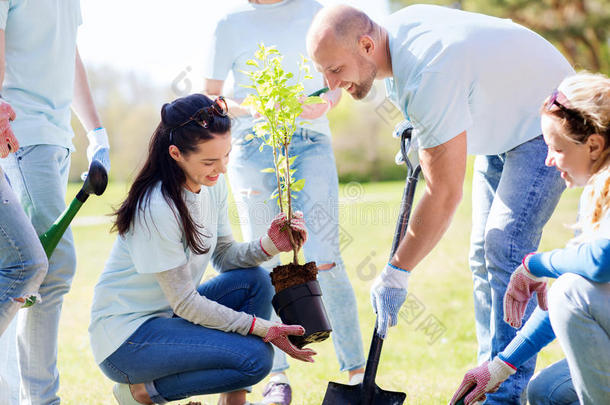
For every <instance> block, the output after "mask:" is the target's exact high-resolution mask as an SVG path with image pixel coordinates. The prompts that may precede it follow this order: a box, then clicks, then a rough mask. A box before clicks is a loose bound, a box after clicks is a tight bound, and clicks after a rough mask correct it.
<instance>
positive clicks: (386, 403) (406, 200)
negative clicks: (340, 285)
mask: <svg viewBox="0 0 610 405" xmlns="http://www.w3.org/2000/svg"><path fill="white" fill-rule="evenodd" d="M412 130H413V127H412V126H410V125H408V126H403V129H402V131H401V133H400V151H401V154H402V159H400V161H399V162H398V161H397V163H402V162H404V163H406V165H407V169H408V170H407V181H406V184H405V189H404V192H403V195H402V201H401V203H400V214H399V216H398V222H397V223H396V231H395V232H394V241H393V243H392V252H391V254H390V258H392V256H394V253H395V252H396V249H397V248H398V245H399V244H400V241H401V240H402V238H403V236H404V235H405V233H406V231H407V225H408V224H409V216H410V214H411V206H412V205H413V197H414V196H415V187H416V186H417V179H418V177H419V172H420V170H421V169H420V167H419V165H416V166H413V165H412V164H411V161H410V160H409V158H408V156H407V152H408V150H409V147H410V145H411V132H412ZM382 346H383V338H382V337H381V336H379V335H377V328H375V331H374V332H373V340H372V342H371V348H370V349H369V357H368V359H367V361H366V369H365V370H364V379H363V381H362V383H360V384H358V385H346V384H339V383H336V382H332V381H331V382H329V383H328V387H327V389H326V394H325V395H324V400H323V401H322V405H402V404H403V403H404V401H405V399H406V397H407V394H405V393H404V392H395V391H386V390H383V389H381V388H379V386H378V385H377V384H375V376H376V375H377V366H378V365H379V358H380V357H381V348H382Z"/></svg>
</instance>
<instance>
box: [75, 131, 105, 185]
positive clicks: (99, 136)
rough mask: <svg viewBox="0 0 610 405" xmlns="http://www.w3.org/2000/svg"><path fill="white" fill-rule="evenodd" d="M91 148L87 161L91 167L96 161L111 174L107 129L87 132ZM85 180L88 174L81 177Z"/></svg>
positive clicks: (88, 149) (88, 150) (88, 151)
mask: <svg viewBox="0 0 610 405" xmlns="http://www.w3.org/2000/svg"><path fill="white" fill-rule="evenodd" d="M87 139H89V146H88V147H87V159H88V160H89V166H91V162H93V161H94V160H97V161H99V162H100V163H101V164H102V165H103V166H104V169H106V173H107V174H109V173H110V144H109V143H108V134H107V133H106V129H104V128H102V127H100V128H96V129H94V130H92V131H89V132H87ZM81 177H82V178H83V180H84V179H85V178H86V177H87V173H83V175H82V176H81Z"/></svg>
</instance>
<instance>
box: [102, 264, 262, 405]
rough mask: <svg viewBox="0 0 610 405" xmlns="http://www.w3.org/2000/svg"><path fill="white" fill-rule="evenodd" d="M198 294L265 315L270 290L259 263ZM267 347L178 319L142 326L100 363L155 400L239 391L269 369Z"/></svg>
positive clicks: (226, 275)
mask: <svg viewBox="0 0 610 405" xmlns="http://www.w3.org/2000/svg"><path fill="white" fill-rule="evenodd" d="M198 291H199V294H201V295H203V296H205V297H207V298H209V299H210V300H213V301H216V302H218V303H220V304H223V305H225V306H227V307H229V308H232V309H234V310H236V311H243V312H246V313H249V314H252V315H256V316H258V317H261V318H264V319H269V315H270V307H269V301H271V297H272V295H273V288H272V286H271V280H270V279H269V273H268V272H267V270H265V269H263V268H261V267H253V268H248V269H237V270H231V271H227V272H224V273H221V274H220V275H218V276H216V277H214V278H213V279H211V280H209V281H207V282H205V283H203V284H202V285H200V286H199V288H198ZM272 359H273V350H272V349H271V344H269V343H264V342H263V340H262V339H261V338H260V337H258V336H253V335H248V336H242V335H240V334H237V333H228V332H223V331H220V330H217V329H209V328H206V327H203V326H200V325H196V324H193V323H191V322H188V321H186V320H184V319H182V318H179V317H176V316H175V317H173V318H152V319H150V320H148V321H146V322H145V323H144V324H142V325H141V326H140V327H139V328H138V329H137V330H136V331H135V332H134V333H133V334H132V335H131V336H130V337H129V338H128V339H127V340H126V341H125V343H123V344H122V345H121V346H120V347H119V348H118V349H117V350H116V351H115V352H114V353H112V354H111V355H110V356H108V358H106V359H105V360H104V361H103V362H102V363H101V364H100V367H101V369H102V371H103V372H104V374H106V376H107V377H108V378H110V379H111V380H113V381H116V382H120V383H125V384H138V383H145V384H146V390H147V391H148V394H149V395H150V397H151V399H152V400H153V402H155V403H159V404H163V403H166V402H167V401H175V400H179V399H183V398H188V397H190V396H193V395H205V394H214V393H221V392H230V391H235V390H238V389H244V388H246V387H248V386H249V385H253V384H256V383H258V382H259V381H261V380H262V379H263V378H265V376H266V375H267V374H269V371H270V370H271V364H272Z"/></svg>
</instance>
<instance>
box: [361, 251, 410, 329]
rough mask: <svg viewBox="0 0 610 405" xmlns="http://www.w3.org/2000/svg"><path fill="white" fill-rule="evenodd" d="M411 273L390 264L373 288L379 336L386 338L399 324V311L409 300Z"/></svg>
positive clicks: (372, 302) (372, 298)
mask: <svg viewBox="0 0 610 405" xmlns="http://www.w3.org/2000/svg"><path fill="white" fill-rule="evenodd" d="M410 275H411V273H410V272H409V271H407V270H404V269H401V268H399V267H396V266H394V265H392V264H390V263H388V264H387V265H386V266H385V268H384V269H383V271H382V272H381V274H380V275H379V276H378V277H377V278H376V279H375V282H374V283H373V285H372V287H371V304H372V305H373V311H375V313H376V314H377V334H378V335H379V336H381V337H382V338H385V336H386V334H387V331H388V327H390V326H395V325H396V324H397V323H398V311H399V310H400V307H401V306H402V304H403V303H404V302H405V299H406V298H407V286H408V281H409V276H410Z"/></svg>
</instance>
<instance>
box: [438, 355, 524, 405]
mask: <svg viewBox="0 0 610 405" xmlns="http://www.w3.org/2000/svg"><path fill="white" fill-rule="evenodd" d="M515 372H516V370H515V369H514V368H513V367H511V366H510V365H509V364H508V363H506V362H504V361H502V360H500V358H499V357H497V356H496V357H494V359H493V361H486V362H485V363H483V364H481V365H480V366H479V367H476V368H473V369H472V370H470V371H468V372H467V373H466V375H465V376H464V379H463V380H462V384H460V386H459V388H458V389H457V391H456V392H455V394H453V398H451V402H449V404H450V405H455V403H456V402H457V401H458V400H459V399H460V398H462V397H463V396H464V394H466V393H467V392H468V391H470V390H471V389H472V392H471V393H470V394H468V395H466V398H464V405H471V404H474V403H476V402H478V401H481V402H482V401H485V394H487V393H488V392H496V391H497V390H498V388H500V385H501V384H502V383H503V382H504V381H506V379H508V377H510V376H511V375H513V374H515ZM473 388H474V389H473Z"/></svg>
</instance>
